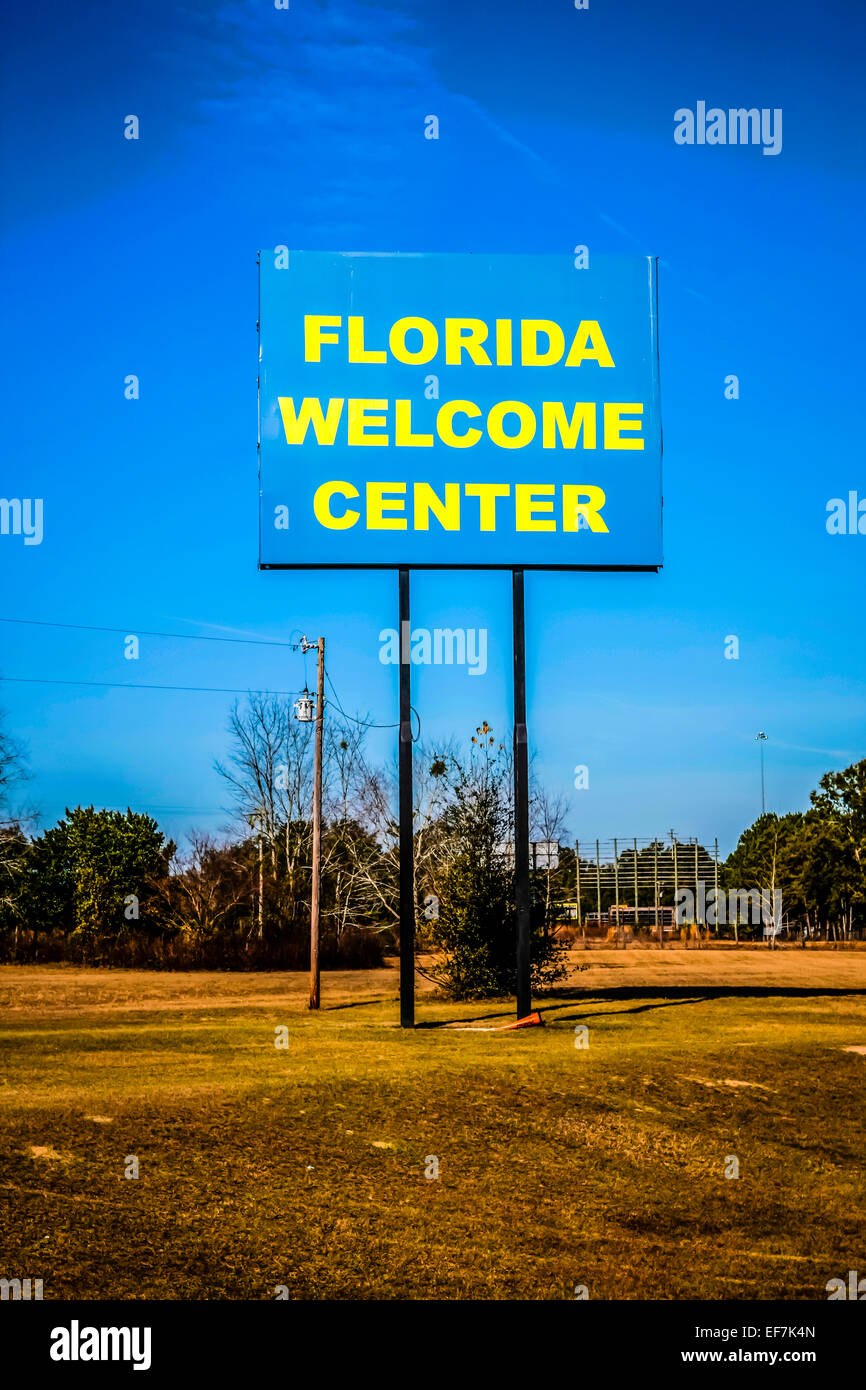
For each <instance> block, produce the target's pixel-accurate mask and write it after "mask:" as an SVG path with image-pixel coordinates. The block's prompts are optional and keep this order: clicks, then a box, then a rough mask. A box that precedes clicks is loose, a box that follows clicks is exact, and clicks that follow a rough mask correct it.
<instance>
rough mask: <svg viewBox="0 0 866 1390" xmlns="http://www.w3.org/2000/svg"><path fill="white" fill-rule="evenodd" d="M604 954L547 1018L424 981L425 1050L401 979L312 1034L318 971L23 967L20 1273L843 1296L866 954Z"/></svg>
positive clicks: (60, 1284)
mask: <svg viewBox="0 0 866 1390" xmlns="http://www.w3.org/2000/svg"><path fill="white" fill-rule="evenodd" d="M583 959H584V955H583V953H582V952H576V953H575V961H582V960H583ZM585 959H586V961H587V962H589V967H590V968H589V969H588V970H585V971H583V972H581V973H580V974H574V976H573V977H572V978H571V979H570V980H569V981H567V982H566V984H565V985H564V986H563V987H561V988H560V989H558V990H557V991H555V992H554V993H553V994H552V995H551V996H550V997H549V998H548V999H547V1000H546V1001H544V1003H543V1011H544V1016H545V1019H546V1020H547V1027H545V1028H543V1029H531V1030H526V1031H521V1032H505V1033H472V1032H464V1031H456V1030H448V1029H447V1028H444V1027H442V1026H441V1025H443V1024H445V1023H447V1022H449V1021H456V1020H466V1021H473V1020H477V1021H478V1022H479V1023H480V1022H481V1021H482V1020H484V1021H486V1022H488V1023H496V1022H500V1021H502V1022H504V1021H506V1020H508V1019H509V1018H510V1017H511V1005H510V1004H509V1003H508V1002H504V1003H501V1004H497V1003H494V1004H489V1003H488V1004H486V1005H484V1004H479V1005H472V1006H466V1005H459V1004H454V1003H447V1002H443V1001H440V1000H438V999H436V998H435V997H434V996H433V995H432V994H431V993H430V992H429V990H428V989H426V987H424V986H423V984H421V983H420V982H419V1009H418V1017H419V1023H420V1024H422V1025H424V1026H420V1027H419V1028H417V1029H416V1030H415V1032H414V1033H405V1032H402V1031H401V1030H400V1029H399V1028H397V1027H396V1023H397V1010H396V997H397V975H396V972H395V971H394V970H384V971H370V972H346V973H334V974H328V975H326V976H325V977H324V979H323V1002H324V1004H325V1008H324V1009H323V1011H322V1013H321V1014H320V1015H319V1016H317V1017H314V1016H312V1015H310V1013H309V1012H308V1010H307V1009H306V989H307V982H306V980H305V978H304V977H303V976H300V975H287V976H281V975H229V974H194V975H193V974H188V975H155V974H153V973H152V972H111V971H86V970H81V969H75V968H68V967H62V968H55V967H3V968H0V1007H2V1019H3V1024H2V1043H3V1067H2V1076H0V1140H2V1157H0V1203H2V1207H3V1209H4V1211H3V1218H2V1231H3V1235H2V1237H0V1250H2V1254H0V1275H5V1276H6V1277H15V1276H19V1277H27V1276H30V1277H33V1278H43V1279H44V1281H45V1293H46V1297H58V1298H63V1297H84V1298H88V1297H93V1298H98V1297H101V1298H106V1297H120V1298H138V1297H169V1298H170V1297H185V1298H254V1299H267V1298H273V1296H274V1290H275V1287H276V1286H277V1285H281V1284H284V1285H287V1286H288V1288H289V1290H290V1293H291V1295H292V1296H293V1297H307V1298H320V1297H331V1298H369V1297H385V1298H431V1297H444V1298H457V1297H476V1298H517V1297H525V1298H532V1299H537V1298H570V1297H572V1296H573V1292H574V1286H575V1284H587V1285H588V1286H589V1288H590V1293H591V1296H592V1297H594V1298H613V1297H624V1298H639V1297H651V1298H697V1297H710V1298H770V1297H783V1298H803V1299H813V1298H819V1299H823V1298H826V1293H825V1290H824V1286H825V1284H826V1282H827V1280H828V1279H829V1278H831V1277H833V1276H835V1275H838V1274H842V1275H844V1274H845V1273H846V1271H847V1270H848V1269H849V1268H858V1260H859V1262H860V1265H862V1258H863V1256H862V1248H861V1247H860V1245H858V1239H859V1237H858V1234H857V1232H858V1229H862V1224H863V1216H864V1197H863V1192H864V1184H863V1176H864V1173H863V1168H864V1163H863V1133H862V1113H863V1107H862V1096H863V1088H864V1081H866V1071H864V1068H866V1057H864V1056H863V1055H860V1054H858V1053H853V1052H850V1051H846V1050H845V1049H846V1048H851V1047H856V1046H862V1045H864V1044H866V1007H864V1006H866V953H863V952H858V951H839V952H827V951H805V952H804V951H800V950H796V949H795V950H780V951H777V952H773V953H770V952H768V951H760V950H759V951H749V950H742V951H731V950H725V951H695V950H689V951H684V950H681V949H676V948H666V950H665V951H663V952H658V951H655V952H653V951H640V952H630V951H615V950H603V951H593V952H588V953H586V956H585ZM282 1024H285V1025H287V1026H288V1030H289V1047H288V1049H287V1050H285V1051H280V1050H277V1049H276V1048H275V1046H274V1036H275V1035H274V1029H275V1027H278V1026H279V1025H282ZM579 1024H583V1025H586V1026H587V1027H588V1028H589V1047H588V1048H586V1049H582V1048H576V1047H575V1045H574V1044H575V1033H574V1029H575V1026H576V1025H579ZM731 1154H735V1155H736V1156H737V1157H738V1159H739V1163H740V1177H739V1178H737V1179H726V1178H725V1176H724V1173H725V1159H726V1156H727V1155H731ZM127 1155H136V1156H137V1157H138V1159H139V1164H140V1176H139V1178H138V1179H137V1180H128V1179H126V1178H125V1177H124V1167H125V1162H126V1158H127ZM430 1155H435V1156H436V1157H437V1158H438V1160H439V1165H440V1169H439V1171H440V1176H439V1178H438V1179H437V1180H428V1179H427V1178H425V1165H426V1160H427V1158H428V1156H430Z"/></svg>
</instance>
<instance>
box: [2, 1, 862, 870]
mask: <svg viewBox="0 0 866 1390" xmlns="http://www.w3.org/2000/svg"><path fill="white" fill-rule="evenodd" d="M4 23H5V35H4V43H3V48H4V58H3V65H4V74H3V91H4V95H3V97H2V108H3V109H2V117H3V119H2V126H3V134H2V179H3V189H4V199H3V214H2V233H3V255H4V262H5V266H6V268H7V278H8V282H9V283H8V291H7V293H6V295H5V296H4V298H5V305H4V308H5V314H4V318H5V332H4V334H3V341H2V353H3V362H2V389H3V393H4V396H5V401H4V420H5V435H6V441H5V443H6V447H5V450H4V455H5V461H4V463H3V467H2V474H0V478H2V486H0V494H2V495H3V496H5V497H41V498H43V499H44V507H45V537H44V540H43V542H42V544H41V545H39V546H30V547H25V546H24V545H23V544H22V541H21V538H20V537H13V536H0V593H2V601H0V617H14V618H18V619H21V618H29V619H36V620H41V621H42V622H57V623H70V624H90V625H95V626H105V627H112V628H120V629H122V630H123V632H124V633H125V632H129V633H135V632H140V631H141V630H142V629H155V630H160V631H172V632H177V633H187V634H199V635H211V636H220V635H222V636H246V637H250V638H255V637H261V638H267V639H271V640H274V641H287V640H288V639H289V637H290V635H291V634H292V632H293V631H295V630H296V629H299V628H303V629H305V630H307V632H309V633H312V634H316V635H317V634H318V633H319V632H324V633H325V634H326V636H327V641H328V652H329V667H330V671H331V675H332V678H333V681H334V685H335V687H336V689H337V691H338V693H339V696H340V700H341V702H342V704H343V705H344V707H346V708H347V709H352V710H357V711H360V712H361V713H365V714H366V713H369V714H370V715H371V717H372V718H373V719H374V720H376V721H377V722H380V723H383V724H385V723H388V722H389V721H391V720H392V719H394V718H395V717H396V716H395V708H396V670H395V668H394V667H389V666H384V665H382V664H381V663H380V662H379V660H378V654H379V641H378V634H379V631H380V629H382V628H383V627H387V626H391V625H392V624H393V623H394V622H395V608H396V577H395V576H392V575H390V574H383V573H370V574H362V575H357V574H356V575H348V576H347V575H342V574H338V573H333V574H330V573H316V574H305V573H289V572H281V573H275V572H269V573H259V572H258V571H257V569H256V559H257V515H256V512H257V479H256V448H255V438H256V391H255V380H256V299H257V278H256V253H257V251H258V249H259V247H271V246H274V245H277V244H286V245H288V246H292V247H298V248H301V247H302V248H305V249H310V250H330V249H337V250H347V249H352V250H415V251H417V250H426V251H467V250H470V251H491V252H492V251H503V252H549V253H563V254H568V253H569V252H570V250H571V248H572V247H574V246H575V245H576V244H579V243H580V244H587V245H588V246H589V247H590V253H591V254H592V252H597V253H611V254H625V253H628V254H643V255H657V256H658V257H659V258H660V263H661V265H660V344H661V390H662V416H663V422H664V443H665V456H664V495H665V511H664V528H665V530H664V536H665V566H664V569H663V571H662V572H661V574H659V575H657V576H654V575H643V574H641V575H625V574H622V575H601V574H597V575H591V574H530V575H528V576H527V621H528V640H529V644H530V648H529V653H528V693H529V708H530V725H531V740H532V743H533V746H534V748H535V750H536V769H537V773H538V775H539V777H540V778H541V779H542V780H543V781H544V783H545V784H546V785H548V786H549V787H550V789H551V790H553V791H560V792H562V793H563V794H564V795H570V799H571V814H570V816H569V821H568V826H569V830H570V832H571V835H572V836H580V837H581V838H584V839H586V838H595V837H596V836H599V837H609V836H613V835H619V836H622V837H628V836H632V835H650V834H653V833H664V832H666V831H668V830H670V829H671V828H672V827H673V828H674V829H676V831H677V833H678V834H680V835H683V836H686V835H692V834H697V835H700V836H701V837H702V838H705V839H710V840H712V838H713V837H714V836H716V835H717V836H718V837H719V840H720V843H721V846H722V848H723V849H728V848H730V847H731V846H732V844H733V843H734V841H735V840H736V837H737V835H738V833H739V831H740V830H741V829H742V828H743V827H744V826H745V825H746V824H748V823H749V822H750V821H751V820H752V819H753V818H754V815H755V814H756V813H757V812H758V811H759V809H760V781H759V770H758V752H757V745H756V743H755V734H756V733H757V731H758V730H759V729H765V730H766V731H767V733H768V734H769V742H768V745H767V800H768V805H769V807H770V808H772V809H776V810H788V809H798V808H801V807H803V806H804V805H805V804H806V803H807V800H808V792H809V790H810V788H812V787H813V786H814V785H815V784H816V782H817V779H818V777H819V776H820V775H821V774H822V773H823V772H824V771H826V770H827V769H828V768H831V767H840V766H844V765H846V764H847V763H848V762H851V761H853V760H854V759H856V758H860V757H863V756H866V708H864V699H863V688H864V676H866V647H864V641H863V591H864V576H866V536H859V535H857V536H830V535H828V534H827V531H826V528H825V521H826V504H827V502H828V500H829V499H830V498H833V497H847V495H848V493H849V491H851V490H858V491H859V496H860V497H861V498H864V497H866V466H864V462H863V458H864V455H863V447H862V442H861V433H862V427H861V420H860V410H861V402H862V399H863V380H864V365H866V364H864V356H866V354H864V347H863V333H862V327H861V317H862V314H861V310H862V304H863V291H864V269H863V256H862V249H861V242H862V230H861V229H862V223H863V214H864V197H863V174H864V168H863V164H864V153H863V151H864V144H866V142H864V120H863V115H862V72H863V64H864V56H866V55H864V36H866V19H864V14H863V12H862V10H861V8H860V7H859V6H858V5H856V4H854V3H851V4H843V3H838V2H837V3H832V2H831V3H828V4H824V5H822V6H821V7H819V8H816V7H814V6H812V5H808V6H807V5H805V4H796V3H785V4H781V3H766V4H756V3H754V0H751V2H747V0H733V3H730V4H728V5H726V6H717V7H707V6H701V7H695V12H692V11H691V9H690V8H689V7H684V6H679V5H677V6H675V5H672V4H659V5H653V6H647V5H646V4H642V3H638V0H604V2H603V0H590V8H589V10H588V11H576V10H574V8H573V7H570V6H569V5H568V4H566V3H565V0H562V2H561V3H555V4H553V3H549V2H548V3H544V4H542V5H538V6H534V7H526V6H523V5H517V4H512V3H505V4H498V5H496V6H491V5H471V4H470V5H466V4H461V5H460V6H458V5H456V4H452V3H446V4H437V5H436V6H428V5H421V4H407V3H403V4H394V5H384V4H363V5H361V4H353V3H338V4H329V5H328V6H323V5H317V4H312V3H308V2H307V0H291V8H290V9H289V10H287V11H282V10H276V9H275V8H274V7H273V4H269V3H265V0H257V3H237V4H232V5H227V6H214V5H211V4H203V3H191V4H186V5H184V6H177V5H174V4H163V3H153V4H148V5H147V6H139V7H128V6H117V5H115V4H107V3H106V4H86V3H85V4H82V5H79V6H75V7H72V6H66V5H62V4H60V3H56V2H54V0H52V3H49V4H47V5H43V6H40V7H39V8H38V9H33V8H32V7H31V8H30V9H29V10H28V9H22V8H21V7H18V8H17V9H16V11H15V13H13V14H11V15H10V16H8V17H7V18H6V20H5V21H4ZM699 100H705V101H706V102H707V104H708V105H710V106H712V105H717V106H719V107H722V108H728V107H736V106H757V107H759V108H764V107H767V108H774V109H775V108H781V109H782V110H783V113H784V120H783V148H782V151H781V153H780V154H779V155H777V156H770V157H768V156H764V155H763V154H762V152H761V150H760V148H754V147H739V146H725V147H710V146H702V147H701V146H680V145H677V144H675V142H674V139H673V129H674V112H675V110H677V109H678V108H680V107H691V108H694V107H695V105H696V103H697V101H699ZM130 113H134V114H136V115H138V117H139V120H140V125H141V137H140V139H139V140H138V141H127V140H124V138H123V120H124V117H125V116H126V115H128V114H130ZM430 113H433V114H436V115H437V116H438V117H439V121H440V138H439V140H438V141H429V140H425V139H424V135H423V132H424V118H425V116H427V115H428V114H430ZM129 373H135V374H136V375H138V376H139V378H140V381H141V398H140V400H138V401H135V402H130V401H127V400H125V399H124V394H123V382H124V378H125V377H126V376H127V374H129ZM729 373H735V374H736V375H737V376H738V377H739V380H740V398H739V399H738V400H736V401H730V400H726V399H725V396H724V380H725V377H726V376H727V375H728V374H729ZM413 622H414V623H415V624H419V625H421V624H423V625H425V626H428V627H435V626H451V627H455V626H463V627H486V628H487V629H488V633H489V666H488V674H487V675H486V676H484V677H480V678H476V677H469V676H468V675H467V673H466V671H465V670H461V669H456V668H451V669H449V668H437V667H431V668H418V669H417V670H415V671H413V677H414V682H415V685H414V693H413V703H414V704H415V705H416V707H417V708H418V710H419V712H420V715H421V719H422V727H423V735H424V738H425V740H431V741H432V740H435V739H436V738H437V737H443V736H447V735H451V734H452V733H453V734H461V733H463V732H467V733H468V732H470V731H471V730H472V729H473V728H474V726H475V725H476V724H477V723H478V722H479V721H480V720H481V719H482V718H487V719H488V720H489V721H490V722H491V724H493V726H494V728H496V729H497V730H501V731H503V732H504V733H508V732H510V707H511V694H510V660H511V648H510V641H511V633H510V581H509V577H508V575H506V574H473V575H471V576H467V574H465V573H463V574H460V573H451V574H430V573H424V574H418V575H416V576H413ZM729 634H735V635H737V636H738V637H739V639H740V659H739V660H738V661H728V660H725V659H724V639H725V637H726V636H727V635H729ZM0 675H2V676H3V677H7V678H8V677H28V678H40V679H44V680H46V681H47V680H51V681H57V682H60V681H63V680H70V681H71V680H80V681H104V682H116V683H119V684H123V683H127V682H138V683H149V684H152V685H154V684H173V685H189V686H213V687H225V688H238V689H245V688H247V687H251V686H252V687H257V688H258V687H265V688H269V689H280V690H283V689H288V690H293V689H295V688H297V687H298V686H299V685H300V684H302V683H303V666H302V662H301V658H300V657H299V656H297V655H293V654H292V653H290V652H288V651H285V650H284V649H281V648H277V647H265V646H252V645H250V646H243V645H230V644H222V643H210V642H192V641H184V640H172V639H167V638H144V637H143V638H142V639H141V657H140V659H139V661H137V662H130V661H126V660H124V658H123V637H122V633H118V634H110V633H97V632H84V631H68V630H63V629H53V628H48V627H35V626H26V625H12V624H6V623H0ZM231 698H232V697H231V696H230V695H227V694H219V693H204V692H188V693H183V692H177V691H154V690H138V689H132V690H114V689H103V688H98V687H85V686H71V685H70V686H66V685H62V684H54V685H49V684H44V685H42V684H23V683H16V682H15V681H13V680H3V681H2V682H0V705H2V706H3V707H4V708H5V709H6V710H7V712H8V719H9V725H10V727H11V729H12V731H13V732H15V733H16V734H18V735H19V737H21V738H23V739H24V741H25V742H26V743H27V744H28V746H29V750H30V759H31V764H32V767H33V771H34V781H33V784H32V787H31V789H30V795H31V798H32V799H33V800H34V801H35V803H36V804H37V805H38V807H39V809H40V811H41V815H42V819H43V823H52V822H53V820H54V819H56V817H57V816H58V815H59V814H61V813H62V811H63V808H64V806H65V805H67V804H77V803H78V802H82V803H90V802H91V801H92V802H95V803H96V804H97V805H110V806H125V805H127V804H131V805H133V806H135V807H137V808H141V809H152V810H153V812H154V814H156V815H158V817H159V819H160V822H161V823H162V824H163V826H164V828H165V829H166V830H167V831H169V832H171V833H172V834H174V835H175V836H179V835H181V834H182V833H183V832H184V831H185V829H187V828H188V827H189V826H190V825H193V824H198V825H201V826H207V827H210V828H214V827H215V826H218V825H219V824H220V823H221V822H222V821H223V820H224V816H222V815H221V810H220V808H221V807H222V806H223V805H224V803H225V801H226V798H225V794H224V792H223V790H222V787H221V785H220V783H219V779H218V778H217V776H216V774H215V773H214V771H213V761H214V759H215V758H217V757H220V756H223V755H224V752H225V723H226V715H227V711H228V707H229V705H230V703H231ZM373 747H374V750H375V751H377V752H378V754H379V756H380V757H381V758H383V759H390V758H391V756H392V753H393V751H394V740H393V732H392V731H382V732H380V733H378V734H375V735H373ZM577 764H586V765H587V766H588V767H589V773H590V786H589V790H587V791H580V792H576V791H574V790H573V789H572V777H573V769H574V767H575V765H577ZM167 808H170V809H167Z"/></svg>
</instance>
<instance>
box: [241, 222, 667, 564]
mask: <svg viewBox="0 0 866 1390" xmlns="http://www.w3.org/2000/svg"><path fill="white" fill-rule="evenodd" d="M581 264H582V262H581V258H580V257H577V258H572V257H570V256H565V257H561V256H519V255H494V256H487V255H463V254H459V255H452V254H434V253H431V254H417V255H416V254H394V255H391V254H388V255H375V254H363V253H342V252H306V251H293V252H289V251H287V250H286V249H285V248H277V250H276V251H275V252H264V251H263V252H262V253H261V255H260V258H259V269H260V322H259V484H260V487H259V496H260V517H259V522H260V524H259V538H260V543H259V564H260V566H261V568H265V569H270V568H302V567H311V566H317V567H324V568H341V567H347V566H348V567H356V568H386V567H387V568H392V567H394V568H396V567H402V568H407V569H422V568H440V567H449V568H451V567H454V568H473V567H491V568H511V567H514V566H521V567H524V568H526V569H631V568H649V569H654V568H657V567H658V566H660V565H661V562H662V540H661V534H662V526H661V514H662V498H661V452H662V446H661V415H660V406H659V367H658V336H657V287H656V262H655V260H654V259H650V258H646V257H603V256H593V257H592V262H591V267H590V266H587V267H586V268H577V267H578V265H581Z"/></svg>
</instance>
